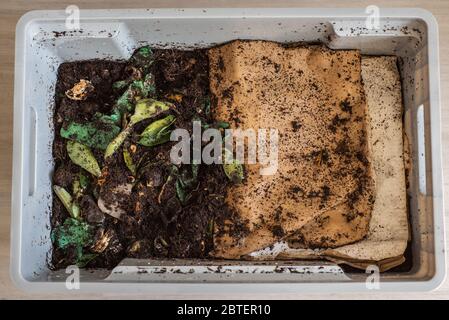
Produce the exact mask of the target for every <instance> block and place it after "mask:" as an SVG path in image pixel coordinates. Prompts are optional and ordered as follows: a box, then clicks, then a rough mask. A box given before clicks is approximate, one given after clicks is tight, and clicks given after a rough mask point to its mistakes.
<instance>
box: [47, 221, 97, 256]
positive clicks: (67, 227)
mask: <svg viewBox="0 0 449 320" xmlns="http://www.w3.org/2000/svg"><path fill="white" fill-rule="evenodd" d="M92 232H93V228H92V227H91V226H90V225H88V224H87V223H85V222H83V221H80V220H77V219H74V218H67V219H66V220H65V221H64V224H63V225H60V226H58V227H56V228H55V229H53V231H52V233H51V238H52V241H53V242H55V244H56V246H57V247H58V248H60V249H67V248H68V247H70V246H75V248H77V250H78V249H82V248H83V247H85V246H87V245H89V244H90V242H91V241H92Z"/></svg>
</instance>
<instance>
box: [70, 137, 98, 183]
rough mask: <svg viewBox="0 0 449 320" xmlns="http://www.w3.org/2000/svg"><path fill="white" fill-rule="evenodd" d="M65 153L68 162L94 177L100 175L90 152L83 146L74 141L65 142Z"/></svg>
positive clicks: (96, 163)
mask: <svg viewBox="0 0 449 320" xmlns="http://www.w3.org/2000/svg"><path fill="white" fill-rule="evenodd" d="M67 152H68V154H69V157H70V160H72V162H73V163H74V164H76V165H78V166H80V167H81V168H83V169H84V170H86V171H87V172H90V173H91V174H93V175H94V176H96V177H99V176H100V175H101V170H100V166H99V165H98V162H97V160H96V159H95V157H94V155H93V153H92V151H91V150H90V149H89V148H88V147H87V146H85V145H83V144H81V143H79V142H76V141H71V140H69V141H67Z"/></svg>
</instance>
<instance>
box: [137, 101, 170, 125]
mask: <svg viewBox="0 0 449 320" xmlns="http://www.w3.org/2000/svg"><path fill="white" fill-rule="evenodd" d="M171 107H172V105H171V104H170V103H167V102H162V101H157V100H154V99H150V98H148V99H141V100H139V101H138V102H137V104H136V108H135V109H134V114H133V115H132V116H131V118H130V124H131V125H134V124H136V123H138V122H140V121H142V120H145V119H149V118H151V117H156V116H158V115H160V114H161V113H162V112H164V111H167V110H169V109H170V108H171Z"/></svg>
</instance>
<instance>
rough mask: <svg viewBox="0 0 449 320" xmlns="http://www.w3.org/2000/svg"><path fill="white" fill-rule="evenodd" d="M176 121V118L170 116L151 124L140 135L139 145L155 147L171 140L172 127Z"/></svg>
mask: <svg viewBox="0 0 449 320" xmlns="http://www.w3.org/2000/svg"><path fill="white" fill-rule="evenodd" d="M175 121H176V118H175V116H173V115H169V116H166V117H165V118H163V119H160V120H157V121H155V122H153V123H151V124H150V125H149V126H148V127H146V128H145V130H144V131H143V132H142V134H141V135H140V140H139V142H138V143H139V144H141V145H144V146H146V147H153V146H156V145H159V144H163V143H165V142H167V141H169V140H170V134H171V129H170V126H171V125H172V124H173V123H174V122H175Z"/></svg>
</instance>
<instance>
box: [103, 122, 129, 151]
mask: <svg viewBox="0 0 449 320" xmlns="http://www.w3.org/2000/svg"><path fill="white" fill-rule="evenodd" d="M131 129H132V127H131V126H130V125H128V126H127V127H126V128H125V130H123V131H122V132H120V133H119V134H118V136H116V137H115V139H114V140H112V141H111V143H110V144H109V145H108V147H107V148H106V151H105V153H104V158H105V159H107V158H109V157H110V156H112V155H113V154H114V153H115V152H116V151H117V150H118V148H119V147H120V146H121V145H122V143H123V141H125V140H126V138H127V137H128V135H129V134H130V133H131Z"/></svg>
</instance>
